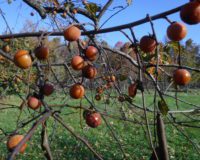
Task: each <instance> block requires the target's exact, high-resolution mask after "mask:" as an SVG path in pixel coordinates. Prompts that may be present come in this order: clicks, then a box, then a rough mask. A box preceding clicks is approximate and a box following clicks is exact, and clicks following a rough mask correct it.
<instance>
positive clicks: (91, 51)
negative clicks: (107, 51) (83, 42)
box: [85, 46, 98, 61]
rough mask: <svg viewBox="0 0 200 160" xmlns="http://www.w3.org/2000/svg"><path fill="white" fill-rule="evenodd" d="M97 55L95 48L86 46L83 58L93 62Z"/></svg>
mask: <svg viewBox="0 0 200 160" xmlns="http://www.w3.org/2000/svg"><path fill="white" fill-rule="evenodd" d="M97 53H98V50H97V48H96V47H94V46H88V47H87V49H86V51H85V56H86V57H87V59H89V60H90V61H94V60H96V58H97Z"/></svg>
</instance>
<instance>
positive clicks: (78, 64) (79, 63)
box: [71, 56, 84, 70]
mask: <svg viewBox="0 0 200 160" xmlns="http://www.w3.org/2000/svg"><path fill="white" fill-rule="evenodd" d="M71 66H72V68H73V69H74V70H82V69H83V67H84V59H83V58H82V57H81V56H74V57H73V58H72V60H71Z"/></svg>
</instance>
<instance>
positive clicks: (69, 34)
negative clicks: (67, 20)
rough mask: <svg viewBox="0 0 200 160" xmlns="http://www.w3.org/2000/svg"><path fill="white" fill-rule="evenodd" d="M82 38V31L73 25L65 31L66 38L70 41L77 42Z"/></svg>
mask: <svg viewBox="0 0 200 160" xmlns="http://www.w3.org/2000/svg"><path fill="white" fill-rule="evenodd" d="M80 36H81V30H80V29H79V28H78V27H76V26H74V25H72V26H69V27H68V28H67V29H65V30H64V37H65V39H66V40H68V41H77V40H78V39H79V38H80Z"/></svg>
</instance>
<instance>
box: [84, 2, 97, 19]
mask: <svg viewBox="0 0 200 160" xmlns="http://www.w3.org/2000/svg"><path fill="white" fill-rule="evenodd" d="M85 8H86V9H87V11H88V12H89V13H90V14H91V15H92V16H93V17H96V13H97V11H98V10H99V7H98V6H97V5H96V3H87V4H86V5H85Z"/></svg>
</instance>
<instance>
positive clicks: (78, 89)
mask: <svg viewBox="0 0 200 160" xmlns="http://www.w3.org/2000/svg"><path fill="white" fill-rule="evenodd" d="M69 93H70V96H71V97H72V98H74V99H79V98H83V97H84V95H85V89H84V87H83V86H82V85H81V84H74V85H73V86H72V87H71V88H70V92H69Z"/></svg>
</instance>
